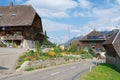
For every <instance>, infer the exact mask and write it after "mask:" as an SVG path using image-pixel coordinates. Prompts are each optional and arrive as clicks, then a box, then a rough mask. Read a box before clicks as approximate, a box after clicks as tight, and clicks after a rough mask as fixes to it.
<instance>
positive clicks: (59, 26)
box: [42, 19, 72, 31]
mask: <svg viewBox="0 0 120 80" xmlns="http://www.w3.org/2000/svg"><path fill="white" fill-rule="evenodd" d="M42 24H43V27H44V30H47V31H60V30H68V27H72V25H68V24H63V23H58V22H54V21H50V20H47V19H42Z"/></svg>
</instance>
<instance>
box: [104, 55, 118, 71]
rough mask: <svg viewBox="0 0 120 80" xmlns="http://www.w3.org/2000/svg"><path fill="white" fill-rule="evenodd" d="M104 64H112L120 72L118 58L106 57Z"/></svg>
mask: <svg viewBox="0 0 120 80" xmlns="http://www.w3.org/2000/svg"><path fill="white" fill-rule="evenodd" d="M106 63H109V64H113V65H115V66H116V67H117V68H118V69H119V70H120V57H119V56H118V55H117V56H116V57H112V56H109V55H106Z"/></svg>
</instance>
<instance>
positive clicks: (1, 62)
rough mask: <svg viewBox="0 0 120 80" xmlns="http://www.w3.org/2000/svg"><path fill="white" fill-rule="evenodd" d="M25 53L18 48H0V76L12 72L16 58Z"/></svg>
mask: <svg viewBox="0 0 120 80" xmlns="http://www.w3.org/2000/svg"><path fill="white" fill-rule="evenodd" d="M25 51H26V50H25V49H18V48H0V76H1V75H2V74H10V73H12V72H14V71H15V66H16V62H17V59H18V57H19V56H20V55H22V53H23V52H25Z"/></svg>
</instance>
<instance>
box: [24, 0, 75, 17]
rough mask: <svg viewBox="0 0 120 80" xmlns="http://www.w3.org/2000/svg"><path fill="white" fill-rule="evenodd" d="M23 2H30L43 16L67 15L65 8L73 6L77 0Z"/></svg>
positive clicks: (31, 0) (32, 0) (28, 2)
mask: <svg viewBox="0 0 120 80" xmlns="http://www.w3.org/2000/svg"><path fill="white" fill-rule="evenodd" d="M24 4H31V5H32V6H33V7H34V8H35V9H36V10H37V12H38V13H39V14H40V15H41V16H44V17H58V18H60V17H62V18H63V17H69V15H68V13H67V10H69V9H72V8H75V7H76V6H77V2H75V1H73V0H58V1H56V0H28V1H26V2H25V3H24Z"/></svg>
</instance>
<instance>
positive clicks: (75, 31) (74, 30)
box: [70, 29, 81, 33]
mask: <svg viewBox="0 0 120 80" xmlns="http://www.w3.org/2000/svg"><path fill="white" fill-rule="evenodd" d="M70 32H72V33H80V32H81V30H80V29H70Z"/></svg>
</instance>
